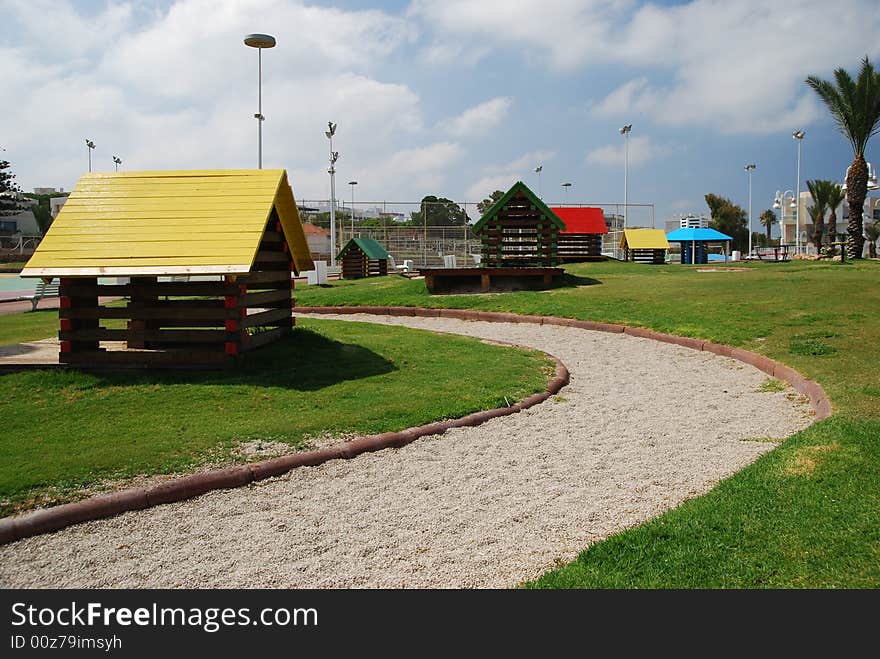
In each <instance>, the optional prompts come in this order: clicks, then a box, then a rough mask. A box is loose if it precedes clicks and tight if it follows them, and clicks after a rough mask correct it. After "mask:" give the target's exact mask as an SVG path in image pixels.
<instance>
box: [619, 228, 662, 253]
mask: <svg viewBox="0 0 880 659" xmlns="http://www.w3.org/2000/svg"><path fill="white" fill-rule="evenodd" d="M620 246H621V247H627V246H629V248H630V249H669V241H667V240H666V234H665V233H663V231H662V230H661V229H624V230H623V236H621V238H620Z"/></svg>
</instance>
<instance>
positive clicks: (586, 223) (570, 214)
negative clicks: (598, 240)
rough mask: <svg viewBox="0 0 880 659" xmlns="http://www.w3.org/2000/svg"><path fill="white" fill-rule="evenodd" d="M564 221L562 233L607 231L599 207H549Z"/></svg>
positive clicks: (603, 216)
mask: <svg viewBox="0 0 880 659" xmlns="http://www.w3.org/2000/svg"><path fill="white" fill-rule="evenodd" d="M550 210H552V211H553V212H554V213H556V214H557V215H558V216H559V219H560V220H562V221H563V222H565V231H563V232H562V233H608V227H607V226H606V225H605V215H604V214H603V213H602V209H601V208H568V207H566V208H551V209H550Z"/></svg>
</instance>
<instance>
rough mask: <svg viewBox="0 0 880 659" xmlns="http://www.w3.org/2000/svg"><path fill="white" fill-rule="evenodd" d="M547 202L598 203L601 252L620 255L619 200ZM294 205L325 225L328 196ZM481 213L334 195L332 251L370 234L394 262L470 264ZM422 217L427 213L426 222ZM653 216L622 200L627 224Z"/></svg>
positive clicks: (456, 206) (466, 207) (648, 222)
mask: <svg viewBox="0 0 880 659" xmlns="http://www.w3.org/2000/svg"><path fill="white" fill-rule="evenodd" d="M547 205H548V206H552V207H560V206H565V207H573V208H583V207H587V206H588V207H591V208H601V209H602V212H603V214H604V215H605V223H606V225H607V226H608V234H607V235H606V236H603V240H602V253H603V254H605V255H606V256H610V257H612V258H617V259H621V258H623V250H621V249H620V248H619V244H620V239H621V237H622V235H623V226H624V205H623V204H614V203H597V204H586V203H579V204H569V203H556V202H551V203H548V204H547ZM299 209H300V215H301V216H302V219H303V221H306V222H311V223H312V224H315V225H316V226H320V227H322V228H324V229H328V230H329V228H330V217H329V216H330V210H329V209H330V202H329V201H328V200H327V199H306V200H303V201H300V202H299ZM462 211H463V213H462ZM480 215H481V213H480V211H479V209H478V203H477V202H452V203H448V202H418V201H395V202H391V201H380V202H376V201H364V202H357V203H356V204H355V205H354V213H352V205H351V203H349V202H343V201H342V200H337V201H336V241H337V244H336V249H335V251H336V252H338V251H339V249H341V248H342V246H343V245H345V243H346V242H348V241H349V240H350V239H351V238H372V239H374V240H376V241H378V242H379V243H381V244H382V246H383V247H385V249H386V250H387V251H388V253H390V254H391V256H392V257H393V258H394V261H395V263H396V264H398V265H399V264H401V263H403V261H404V260H411V261H412V262H413V265H414V266H415V267H459V268H464V267H472V266H474V265H475V264H477V263H479V255H480V240H479V238H478V237H477V236H476V234H474V232H473V229H472V224H473V223H474V222H476V221H477V220H478V219H479V218H480ZM422 218H427V220H428V223H427V224H425V223H424V222H423V220H422ZM654 221H655V219H654V205H653V204H628V205H627V206H626V226H627V227H629V228H638V227H646V228H651V227H653V226H654ZM434 222H435V223H434ZM465 222H467V224H466V223H465ZM453 223H454V224H453ZM313 254H314V257H315V258H316V259H323V260H328V261H329V260H330V258H329V257H330V255H329V253H327V254H323V253H321V252H313Z"/></svg>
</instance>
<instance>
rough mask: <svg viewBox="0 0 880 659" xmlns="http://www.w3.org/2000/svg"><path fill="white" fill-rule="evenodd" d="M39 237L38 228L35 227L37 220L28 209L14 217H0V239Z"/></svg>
mask: <svg viewBox="0 0 880 659" xmlns="http://www.w3.org/2000/svg"><path fill="white" fill-rule="evenodd" d="M18 235H24V236H39V235H40V227H39V226H37V218H35V217H34V214H33V212H32V211H31V210H30V209H27V210H21V211H19V212H18V213H15V214H14V215H2V216H0V238H11V237H12V236H18Z"/></svg>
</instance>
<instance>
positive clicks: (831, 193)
mask: <svg viewBox="0 0 880 659" xmlns="http://www.w3.org/2000/svg"><path fill="white" fill-rule="evenodd" d="M843 197H844V193H843V187H842V186H840V185H838V184H837V183H832V184H831V188H830V189H829V190H828V211H829V212H828V242H832V243H833V242H834V241H835V240H836V239H837V212H836V211H837V207H838V206H840V202H842V201H843Z"/></svg>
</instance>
